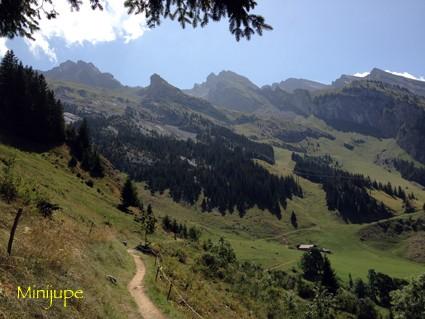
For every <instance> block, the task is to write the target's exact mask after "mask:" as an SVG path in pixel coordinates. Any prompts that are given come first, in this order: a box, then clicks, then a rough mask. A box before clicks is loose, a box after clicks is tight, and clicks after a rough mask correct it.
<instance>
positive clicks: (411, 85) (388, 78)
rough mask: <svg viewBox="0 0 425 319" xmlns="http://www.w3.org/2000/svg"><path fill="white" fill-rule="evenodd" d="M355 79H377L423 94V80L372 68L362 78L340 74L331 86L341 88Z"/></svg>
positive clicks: (424, 83) (424, 93) (424, 91)
mask: <svg viewBox="0 0 425 319" xmlns="http://www.w3.org/2000/svg"><path fill="white" fill-rule="evenodd" d="M356 80H371V81H379V82H383V83H387V84H391V85H395V86H400V87H402V88H405V89H408V90H409V91H410V92H412V93H414V94H417V95H421V96H425V82H424V81H418V80H413V79H409V78H406V77H404V76H399V75H395V74H392V73H389V72H385V71H383V70H380V69H377V68H374V69H373V70H372V71H371V72H370V74H369V75H367V76H366V77H364V78H361V77H357V76H353V75H342V76H341V77H340V78H339V79H337V80H335V81H334V82H333V83H332V86H334V87H336V88H342V87H343V86H345V85H348V84H350V83H352V82H353V81H356Z"/></svg>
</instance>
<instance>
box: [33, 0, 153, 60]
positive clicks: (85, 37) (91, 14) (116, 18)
mask: <svg viewBox="0 0 425 319" xmlns="http://www.w3.org/2000/svg"><path fill="white" fill-rule="evenodd" d="M103 5H104V10H103V11H100V10H92V9H91V7H90V4H89V1H87V0H85V1H83V5H81V8H80V10H79V11H78V12H77V11H71V8H70V5H69V2H68V1H67V0H57V1H54V9H55V10H56V11H57V12H58V13H59V15H58V17H57V18H56V19H51V20H48V19H46V18H45V17H43V19H42V20H41V21H40V31H38V32H37V33H36V34H35V35H34V38H35V41H32V40H26V43H27V44H28V46H29V49H30V50H31V52H32V53H33V54H35V55H37V54H39V53H40V52H43V53H44V54H45V55H46V56H47V57H48V58H49V59H50V60H52V61H56V52H55V49H54V48H52V46H51V40H52V39H53V38H61V39H63V40H64V41H65V43H66V45H67V46H72V45H83V44H84V43H86V42H88V43H91V44H96V43H99V42H111V41H115V40H117V39H123V40H124V42H125V43H128V42H130V41H133V40H136V39H138V38H140V37H141V36H142V35H143V33H144V32H145V31H146V30H147V28H146V24H145V18H144V17H143V15H128V13H127V10H126V9H125V8H124V4H123V1H117V0H104V3H103ZM46 9H49V8H46Z"/></svg>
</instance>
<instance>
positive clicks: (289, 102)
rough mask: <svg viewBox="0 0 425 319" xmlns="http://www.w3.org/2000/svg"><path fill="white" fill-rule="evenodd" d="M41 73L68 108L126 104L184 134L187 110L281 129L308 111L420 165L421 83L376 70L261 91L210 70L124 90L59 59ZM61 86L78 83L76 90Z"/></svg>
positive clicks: (424, 116)
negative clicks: (189, 81)
mask: <svg viewBox="0 0 425 319" xmlns="http://www.w3.org/2000/svg"><path fill="white" fill-rule="evenodd" d="M44 75H45V76H46V77H47V79H48V80H49V81H50V82H51V83H52V85H53V87H54V89H55V93H56V94H57V95H58V96H59V97H60V98H61V99H62V100H63V101H64V102H65V103H66V105H67V109H68V110H69V111H76V110H78V112H80V113H81V112H83V113H99V112H100V113H102V114H103V115H104V116H108V115H110V114H114V112H118V113H121V114H122V113H125V112H127V113H128V110H130V109H132V110H135V111H136V113H137V114H138V116H137V118H138V121H142V122H144V123H145V125H148V127H151V128H156V129H158V128H160V131H161V132H163V133H166V134H172V135H177V136H185V135H187V127H186V126H187V116H188V114H191V113H193V112H194V113H196V114H199V115H202V116H203V117H205V119H206V120H208V121H212V122H214V123H217V124H219V125H222V126H224V127H229V128H231V124H229V123H230V122H231V121H236V122H238V121H239V122H240V121H241V118H242V119H243V118H244V116H249V115H253V118H251V119H250V121H251V122H253V123H255V122H259V121H260V122H261V121H262V120H264V119H269V120H270V118H274V119H275V120H276V119H279V121H280V122H281V123H285V125H284V127H286V126H288V125H289V122H290V120H291V118H292V117H293V116H302V117H309V116H315V117H317V118H319V119H321V120H323V121H325V122H326V123H327V125H329V126H330V127H332V128H334V129H337V130H340V131H351V132H357V133H361V134H367V135H371V136H376V137H379V138H394V139H395V140H396V141H397V143H398V144H399V145H400V146H401V147H402V148H403V149H404V150H406V151H407V152H408V153H409V154H410V155H412V156H413V157H414V158H415V159H416V160H418V161H420V162H422V163H425V150H424V149H423V147H422V146H421V141H422V140H423V139H424V138H425V132H424V131H423V125H422V123H424V122H425V102H424V100H423V98H422V97H421V95H422V94H425V82H421V81H416V80H411V79H407V78H404V77H401V76H397V75H394V74H391V73H388V72H385V71H382V70H379V69H373V70H372V72H371V73H370V74H369V75H368V76H366V77H364V78H360V77H355V76H348V75H342V76H341V77H340V78H339V79H337V80H335V81H334V82H333V83H332V85H325V84H321V83H317V82H313V81H308V80H303V79H298V80H297V79H288V80H286V81H282V82H281V83H279V84H273V85H270V86H264V87H261V88H260V87H258V86H257V85H255V84H254V83H253V82H252V81H250V80H249V79H248V78H246V77H244V76H241V75H239V74H236V73H234V72H231V71H223V72H220V73H219V74H217V75H216V74H210V75H209V76H208V77H207V79H206V81H205V82H204V83H201V84H195V85H194V87H193V88H192V89H190V90H180V89H178V88H176V87H174V86H172V85H170V84H169V83H168V82H166V81H165V80H164V79H163V78H161V77H160V76H159V75H157V74H154V75H152V77H151V83H150V85H149V86H147V87H146V88H128V87H124V86H122V85H121V84H120V83H119V82H118V81H117V80H115V79H114V77H113V76H112V75H111V74H109V73H102V72H101V71H100V70H99V69H98V68H96V67H95V66H94V65H93V64H92V63H86V62H82V61H78V62H76V63H74V62H71V61H67V62H64V63H62V64H61V65H59V66H58V67H56V68H53V69H52V70H50V71H47V72H44ZM63 83H77V84H78V85H85V87H79V88H78V89H76V88H73V87H72V85H71V86H68V87H66V85H64V84H63ZM89 88H91V89H89ZM105 89H108V90H112V91H110V92H108V93H102V94H101V97H99V98H93V97H94V96H98V95H99V94H100V92H97V93H93V92H96V90H105ZM111 92H112V93H111ZM113 92H116V93H113ZM93 94H94V95H93ZM108 94H111V95H108ZM114 94H115V95H114ZM100 99H103V102H102V103H100V104H101V105H97V106H96V105H93V101H96V103H97V104H99V100H100ZM88 105H90V106H88ZM128 108H130V109H128ZM111 110H114V112H112V111H111ZM71 113H72V112H71ZM132 114H134V112H132ZM229 121H230V122H229ZM245 121H246V120H245ZM291 125H292V126H294V124H291ZM185 130H186V131H185ZM294 130H295V131H296V133H295V135H297V136H298V134H299V132H300V131H301V132H304V133H303V134H306V133H305V132H309V133H307V135H309V134H311V131H312V128H311V127H307V128H300V127H299V125H298V127H297V128H296V129H294ZM264 132H265V133H264V134H266V135H267V134H268V136H269V137H270V138H278V139H279V138H282V137H283V136H288V132H282V130H281V129H279V125H277V126H276V125H274V126H273V129H272V128H271V127H269V128H267V129H264ZM313 135H314V134H313ZM319 135H321V134H319ZM324 135H325V136H326V135H328V134H324ZM284 142H287V141H284Z"/></svg>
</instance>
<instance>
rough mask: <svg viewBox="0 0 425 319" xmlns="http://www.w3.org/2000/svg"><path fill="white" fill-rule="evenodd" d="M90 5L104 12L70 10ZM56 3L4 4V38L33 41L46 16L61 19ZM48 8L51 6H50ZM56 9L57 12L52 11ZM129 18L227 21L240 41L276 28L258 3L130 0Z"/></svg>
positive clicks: (24, 0) (73, 1) (18, 0)
mask: <svg viewBox="0 0 425 319" xmlns="http://www.w3.org/2000/svg"><path fill="white" fill-rule="evenodd" d="M88 1H89V2H90V5H91V7H92V8H93V10H95V9H99V10H103V7H102V5H101V1H100V0H68V2H69V4H70V9H74V10H76V11H78V9H79V7H80V6H81V4H82V3H83V2H88ZM55 2H56V1H55V0H3V1H0V36H3V37H4V36H6V37H9V38H13V37H15V36H22V37H27V38H30V39H33V37H32V36H33V34H34V33H35V32H36V31H37V30H39V29H40V26H39V21H40V19H41V18H42V15H45V16H46V17H47V18H48V19H55V18H60V16H59V15H58V13H57V12H56V11H55V9H54V5H55ZM45 4H48V5H47V6H46V5H45ZM52 6H53V8H51V7H52ZM123 6H125V7H126V8H127V9H128V12H129V14H143V15H144V16H145V17H146V22H147V25H148V26H149V27H151V28H153V27H155V26H159V25H160V23H161V21H162V20H163V19H171V20H177V21H178V22H179V24H180V25H181V27H182V28H185V27H186V25H191V26H192V27H194V28H196V27H197V26H201V27H204V26H206V25H207V24H208V22H210V21H211V20H212V21H220V20H221V19H223V18H227V19H228V21H229V29H230V32H231V33H232V34H233V35H234V36H235V37H236V40H238V41H239V40H240V39H241V38H244V37H245V38H247V39H248V40H249V39H250V38H251V36H252V35H253V34H255V33H257V34H259V35H261V34H262V33H263V31H264V30H271V29H272V27H271V26H269V25H268V24H266V22H265V20H264V18H263V17H262V16H259V15H255V14H253V13H252V10H254V9H255V7H256V6H257V2H256V1H254V0H238V1H235V0H126V1H124V3H123Z"/></svg>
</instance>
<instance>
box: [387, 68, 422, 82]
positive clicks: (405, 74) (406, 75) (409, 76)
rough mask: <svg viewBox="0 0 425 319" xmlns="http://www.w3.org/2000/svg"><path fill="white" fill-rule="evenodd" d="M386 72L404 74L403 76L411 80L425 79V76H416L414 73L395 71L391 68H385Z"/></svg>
mask: <svg viewBox="0 0 425 319" xmlns="http://www.w3.org/2000/svg"><path fill="white" fill-rule="evenodd" d="M385 72H388V73H391V74H394V75H398V76H402V77H405V78H408V79H411V80H417V81H425V77H423V76H420V77H416V76H414V75H412V74H410V73H408V72H393V71H390V70H385Z"/></svg>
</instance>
